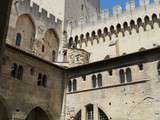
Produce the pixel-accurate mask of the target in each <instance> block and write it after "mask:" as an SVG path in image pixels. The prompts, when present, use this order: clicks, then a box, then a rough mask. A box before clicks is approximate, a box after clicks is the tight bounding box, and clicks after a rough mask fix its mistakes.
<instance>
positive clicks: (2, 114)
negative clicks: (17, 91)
mask: <svg viewBox="0 0 160 120" xmlns="http://www.w3.org/2000/svg"><path fill="white" fill-rule="evenodd" d="M0 120H9V118H8V111H7V109H6V107H5V105H4V104H3V103H2V102H1V101H0Z"/></svg>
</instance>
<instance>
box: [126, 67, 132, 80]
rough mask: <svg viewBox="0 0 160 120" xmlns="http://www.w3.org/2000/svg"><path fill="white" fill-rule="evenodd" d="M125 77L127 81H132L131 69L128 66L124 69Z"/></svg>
mask: <svg viewBox="0 0 160 120" xmlns="http://www.w3.org/2000/svg"><path fill="white" fill-rule="evenodd" d="M126 79H127V82H131V81H132V71H131V69H130V68H127V69H126Z"/></svg>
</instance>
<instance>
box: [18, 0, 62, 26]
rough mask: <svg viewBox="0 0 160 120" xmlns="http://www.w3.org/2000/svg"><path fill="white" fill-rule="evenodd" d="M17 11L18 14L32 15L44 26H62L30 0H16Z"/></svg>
mask: <svg viewBox="0 0 160 120" xmlns="http://www.w3.org/2000/svg"><path fill="white" fill-rule="evenodd" d="M15 5H16V7H17V11H18V12H20V13H28V14H31V15H33V16H34V17H35V18H36V19H38V20H41V21H42V22H43V23H44V24H46V25H48V26H53V27H60V26H62V21H61V20H60V19H58V18H56V17H55V16H54V15H53V14H51V13H49V12H48V11H47V10H45V9H43V8H40V6H39V5H38V4H36V3H34V2H32V1H31V0H18V1H16V2H15Z"/></svg>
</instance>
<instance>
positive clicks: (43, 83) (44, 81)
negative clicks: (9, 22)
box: [42, 75, 47, 87]
mask: <svg viewBox="0 0 160 120" xmlns="http://www.w3.org/2000/svg"><path fill="white" fill-rule="evenodd" d="M42 85H43V87H47V76H46V75H44V76H43V79H42Z"/></svg>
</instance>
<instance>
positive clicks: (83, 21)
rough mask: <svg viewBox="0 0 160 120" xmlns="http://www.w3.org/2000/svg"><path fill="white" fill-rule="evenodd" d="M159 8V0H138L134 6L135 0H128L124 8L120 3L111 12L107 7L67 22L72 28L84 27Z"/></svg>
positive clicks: (119, 19)
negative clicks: (137, 4) (137, 3)
mask: <svg viewBox="0 0 160 120" xmlns="http://www.w3.org/2000/svg"><path fill="white" fill-rule="evenodd" d="M158 7H159V8H160V0H154V2H151V0H139V6H136V3H135V0H129V1H128V2H127V3H126V9H124V8H122V6H120V5H116V6H115V7H113V14H111V13H110V12H109V10H108V9H106V10H102V11H100V13H98V14H97V13H90V14H89V15H88V17H83V16H82V17H81V18H79V20H78V21H75V20H70V21H69V24H70V23H71V22H72V25H68V27H71V26H72V29H77V28H81V29H85V28H87V27H90V26H91V25H92V26H93V25H96V24H107V23H108V22H109V21H113V20H116V21H120V22H121V19H125V18H128V17H134V16H136V14H142V13H147V14H148V13H150V9H152V11H153V9H156V8H158Z"/></svg>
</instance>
